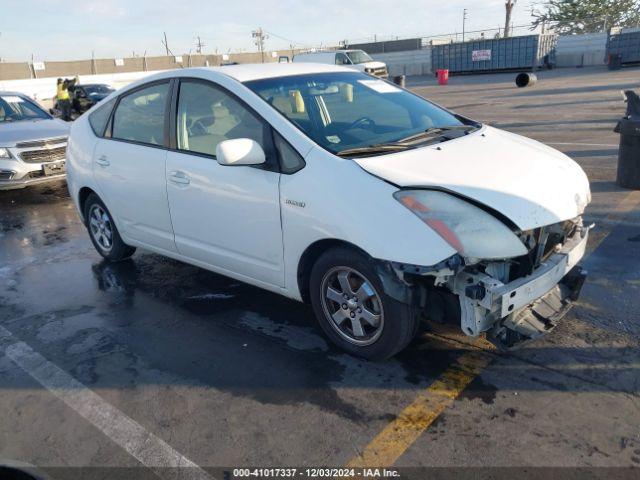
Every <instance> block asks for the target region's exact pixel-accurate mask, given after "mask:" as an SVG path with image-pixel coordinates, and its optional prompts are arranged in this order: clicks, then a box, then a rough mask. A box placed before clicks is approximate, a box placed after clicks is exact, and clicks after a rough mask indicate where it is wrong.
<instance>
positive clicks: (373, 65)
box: [364, 62, 387, 68]
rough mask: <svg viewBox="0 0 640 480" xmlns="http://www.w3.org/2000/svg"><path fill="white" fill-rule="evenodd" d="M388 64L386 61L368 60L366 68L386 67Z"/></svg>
mask: <svg viewBox="0 0 640 480" xmlns="http://www.w3.org/2000/svg"><path fill="white" fill-rule="evenodd" d="M386 66H387V64H386V63H384V62H366V63H365V64H364V68H384V67H386Z"/></svg>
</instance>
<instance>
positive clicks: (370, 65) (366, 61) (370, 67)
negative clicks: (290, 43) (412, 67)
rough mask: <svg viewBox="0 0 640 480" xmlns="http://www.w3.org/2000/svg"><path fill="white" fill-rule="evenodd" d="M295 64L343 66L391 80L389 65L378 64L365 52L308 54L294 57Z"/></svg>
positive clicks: (339, 51)
mask: <svg viewBox="0 0 640 480" xmlns="http://www.w3.org/2000/svg"><path fill="white" fill-rule="evenodd" d="M293 61H294V62H306V63H307V62H311V63H326V64H329V65H343V66H345V67H348V68H352V69H354V70H358V71H360V72H365V73H368V74H370V75H374V76H376V77H380V78H389V72H388V71H387V64H386V63H384V62H377V61H375V60H374V59H373V58H371V57H370V56H369V54H368V53H367V52H365V51H364V50H336V51H333V52H306V53H299V54H297V55H295V56H294V57H293Z"/></svg>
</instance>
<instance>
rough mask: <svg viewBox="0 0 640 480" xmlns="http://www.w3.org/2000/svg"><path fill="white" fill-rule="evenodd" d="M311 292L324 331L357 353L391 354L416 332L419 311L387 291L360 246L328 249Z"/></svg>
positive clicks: (317, 267)
mask: <svg viewBox="0 0 640 480" xmlns="http://www.w3.org/2000/svg"><path fill="white" fill-rule="evenodd" d="M310 293H311V304H312V306H313V309H314V312H315V315H316V317H317V319H318V321H319V322H320V326H321V327H322V329H323V330H324V332H325V333H326V334H327V336H328V337H329V338H330V339H331V340H332V341H333V342H334V343H335V344H336V345H338V346H339V347H340V348H342V349H343V350H346V351H347V352H349V353H351V354H354V355H357V356H360V357H364V358H367V359H371V360H381V359H385V358H389V357H391V356H393V355H395V354H396V353H398V352H399V351H400V350H402V349H403V348H404V347H406V346H407V344H408V343H409V342H410V341H411V340H412V338H413V336H414V334H415V331H416V325H417V322H418V319H417V315H416V313H415V311H414V310H413V309H412V308H411V307H409V306H408V305H405V304H403V303H401V302H399V301H397V300H395V299H393V298H391V297H389V296H388V295H387V294H385V293H384V289H383V287H382V282H381V281H380V279H379V277H378V274H377V273H376V272H375V270H374V268H373V266H372V264H371V261H370V260H369V259H368V258H367V257H366V256H365V255H363V254H361V253H359V252H357V251H355V250H351V249H347V248H335V249H332V250H329V251H327V252H326V253H324V254H323V255H322V256H321V257H320V258H319V259H318V260H317V261H316V263H315V265H314V266H313V269H312V271H311V281H310Z"/></svg>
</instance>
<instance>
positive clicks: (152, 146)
mask: <svg viewBox="0 0 640 480" xmlns="http://www.w3.org/2000/svg"><path fill="white" fill-rule="evenodd" d="M170 98H171V95H170V82H169V81H168V80H167V81H160V82H154V83H150V84H147V85H143V86H141V87H139V88H137V89H135V90H133V91H131V92H127V93H126V94H125V95H124V96H123V97H121V98H120V100H119V101H118V104H117V105H116V108H115V111H114V112H113V115H112V119H111V126H110V129H109V130H108V132H107V135H105V138H103V139H101V140H99V141H98V144H97V146H96V149H95V151H94V158H93V161H94V176H95V178H96V181H97V183H98V185H99V187H100V190H101V196H102V199H103V201H104V202H105V204H106V206H107V208H108V209H109V211H110V212H111V214H112V215H113V216H114V219H115V222H116V225H117V227H118V229H119V230H120V231H121V232H122V233H123V234H124V235H125V237H127V238H130V239H134V240H136V241H138V242H140V243H142V244H146V245H149V246H153V247H155V248H159V249H161V250H166V251H170V252H175V251H176V246H175V241H174V238H173V229H172V227H171V218H170V216H169V206H168V203H167V188H166V179H165V166H166V160H167V144H168V141H167V133H168V124H167V125H165V123H166V119H167V116H166V112H167V108H168V106H169V104H170Z"/></svg>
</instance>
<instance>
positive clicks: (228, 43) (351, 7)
mask: <svg viewBox="0 0 640 480" xmlns="http://www.w3.org/2000/svg"><path fill="white" fill-rule="evenodd" d="M532 3H536V2H535V1H532V0H519V1H518V3H517V4H516V6H515V10H514V15H513V21H514V25H524V24H529V23H530V22H531V20H532V17H531V5H532ZM538 3H541V2H538ZM464 8H466V9H467V11H468V13H467V16H468V18H467V22H466V29H467V31H472V30H480V29H488V28H498V27H502V26H504V0H466V1H462V0H386V1H382V0H350V1H349V2H345V1H344V0H297V1H296V0H253V1H248V0H231V1H225V2H220V1H217V0H207V1H195V0H80V1H77V2H68V1H55V0H39V1H35V0H0V19H1V20H0V58H1V59H2V60H3V61H28V60H30V59H31V56H32V55H33V58H34V60H35V61H52V60H72V59H86V58H90V57H91V55H92V52H93V54H94V55H95V58H114V57H115V58H119V57H127V56H131V55H132V53H133V52H135V54H136V55H140V56H141V55H142V54H143V53H144V52H145V51H146V54H147V55H148V56H151V55H162V54H164V51H165V50H164V46H163V45H162V43H161V40H162V37H163V32H166V33H167V38H168V43H169V48H170V49H171V51H172V53H174V54H175V55H182V54H186V53H189V51H191V52H192V53H195V49H196V42H197V36H198V35H199V36H200V37H201V41H202V43H204V47H203V52H204V53H227V52H229V51H232V52H236V51H255V50H256V47H255V45H253V40H252V38H251V31H252V30H254V29H256V28H257V27H262V28H263V29H264V30H265V31H267V32H268V33H269V38H268V39H267V41H266V49H267V50H269V51H277V50H284V49H288V48H289V45H290V44H292V43H293V44H295V45H296V46H299V47H305V48H306V47H320V46H322V45H335V44H337V43H338V42H339V41H340V40H343V39H348V40H350V41H351V42H352V43H355V42H357V41H372V40H373V39H374V35H377V38H378V39H390V38H392V37H395V36H398V37H400V38H408V37H414V36H419V37H428V36H433V35H439V34H445V33H454V32H460V31H462V12H463V9H464ZM523 33H524V32H523Z"/></svg>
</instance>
